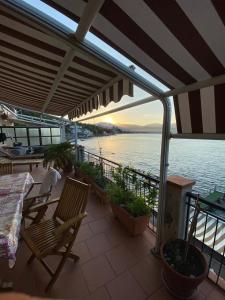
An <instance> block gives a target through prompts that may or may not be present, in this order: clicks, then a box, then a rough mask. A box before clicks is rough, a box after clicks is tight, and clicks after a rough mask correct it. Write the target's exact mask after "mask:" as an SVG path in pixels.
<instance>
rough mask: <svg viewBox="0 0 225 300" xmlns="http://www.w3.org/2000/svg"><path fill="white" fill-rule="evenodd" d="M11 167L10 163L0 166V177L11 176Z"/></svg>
mask: <svg viewBox="0 0 225 300" xmlns="http://www.w3.org/2000/svg"><path fill="white" fill-rule="evenodd" d="M12 172H13V166H12V163H6V164H0V176H2V175H8V174H12Z"/></svg>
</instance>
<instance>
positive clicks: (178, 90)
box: [163, 75, 225, 97]
mask: <svg viewBox="0 0 225 300" xmlns="http://www.w3.org/2000/svg"><path fill="white" fill-rule="evenodd" d="M222 83H225V75H221V76H216V77H212V78H209V79H206V80H202V81H198V82H196V83H192V84H190V85H186V86H183V87H181V88H176V89H173V90H171V91H168V92H165V93H163V96H164V97H170V96H175V95H179V94H181V93H187V92H191V91H194V90H198V89H202V88H204V87H208V86H211V85H217V84H222Z"/></svg>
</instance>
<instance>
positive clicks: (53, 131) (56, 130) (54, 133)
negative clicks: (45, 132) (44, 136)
mask: <svg viewBox="0 0 225 300" xmlns="http://www.w3.org/2000/svg"><path fill="white" fill-rule="evenodd" d="M52 135H60V128H52Z"/></svg>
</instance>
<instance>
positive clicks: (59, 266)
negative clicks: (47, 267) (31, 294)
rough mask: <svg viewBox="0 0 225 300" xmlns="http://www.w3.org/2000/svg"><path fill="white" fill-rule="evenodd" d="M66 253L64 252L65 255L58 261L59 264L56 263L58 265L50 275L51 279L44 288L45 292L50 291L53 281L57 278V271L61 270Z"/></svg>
mask: <svg viewBox="0 0 225 300" xmlns="http://www.w3.org/2000/svg"><path fill="white" fill-rule="evenodd" d="M67 255H68V254H66V255H65V256H63V257H62V259H61V261H60V263H59V265H58V267H57V269H56V271H55V273H54V275H53V276H52V279H51V280H50V282H49V284H48V285H47V287H46V289H45V292H46V293H48V292H50V290H51V289H52V287H53V285H54V283H55V282H56V280H57V278H58V276H59V273H60V272H61V270H62V268H63V266H64V264H65V262H66V259H67Z"/></svg>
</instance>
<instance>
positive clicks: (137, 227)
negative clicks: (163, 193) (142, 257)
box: [107, 168, 157, 236]
mask: <svg viewBox="0 0 225 300" xmlns="http://www.w3.org/2000/svg"><path fill="white" fill-rule="evenodd" d="M128 170H129V169H128V168H126V169H122V168H118V169H117V170H116V171H114V172H113V174H112V177H113V179H114V182H111V183H109V184H108V185H107V193H108V196H109V198H110V204H111V208H112V211H113V214H114V215H115V217H116V218H118V219H119V221H120V222H121V223H122V224H123V225H124V226H125V227H126V229H127V231H128V232H129V233H130V234H131V235H133V236H135V235H138V234H141V233H143V232H144V231H145V230H146V228H147V225H148V222H149V216H150V213H151V210H152V208H153V206H154V203H155V199H156V196H157V191H156V189H154V188H152V189H151V190H150V191H149V195H148V196H146V197H142V196H138V195H136V193H135V192H133V191H131V190H128V188H127V184H126V181H127V180H126V179H127V176H128ZM131 180H133V181H136V183H137V179H136V178H135V177H134V178H132V179H131ZM137 184H138V183H137Z"/></svg>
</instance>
